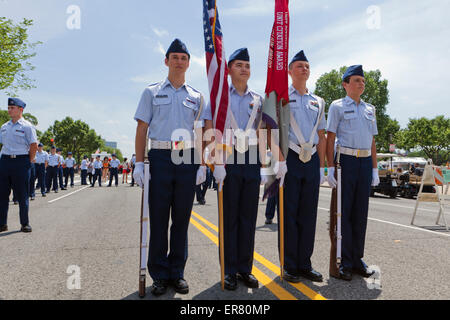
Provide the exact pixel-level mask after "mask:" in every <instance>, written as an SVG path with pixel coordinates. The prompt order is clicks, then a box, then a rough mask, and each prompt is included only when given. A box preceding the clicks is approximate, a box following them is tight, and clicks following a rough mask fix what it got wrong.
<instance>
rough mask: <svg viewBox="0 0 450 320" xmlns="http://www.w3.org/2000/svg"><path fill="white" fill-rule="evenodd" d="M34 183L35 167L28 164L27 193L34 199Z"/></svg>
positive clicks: (32, 164)
mask: <svg viewBox="0 0 450 320" xmlns="http://www.w3.org/2000/svg"><path fill="white" fill-rule="evenodd" d="M35 182H36V165H35V164H34V163H31V164H30V184H29V185H30V191H29V193H28V195H29V196H30V197H35V196H36V193H35V189H36V188H35V185H34V184H35Z"/></svg>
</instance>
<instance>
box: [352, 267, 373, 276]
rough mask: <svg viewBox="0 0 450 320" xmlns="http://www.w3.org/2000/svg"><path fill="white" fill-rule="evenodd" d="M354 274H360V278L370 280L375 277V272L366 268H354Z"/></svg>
mask: <svg viewBox="0 0 450 320" xmlns="http://www.w3.org/2000/svg"><path fill="white" fill-rule="evenodd" d="M352 271H353V273H356V274H359V275H360V276H362V277H364V278H370V277H371V276H373V275H374V274H375V271H374V270H369V269H368V268H367V267H366V268H353V270H352Z"/></svg>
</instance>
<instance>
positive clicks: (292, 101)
mask: <svg viewBox="0 0 450 320" xmlns="http://www.w3.org/2000/svg"><path fill="white" fill-rule="evenodd" d="M296 102H297V100H289V103H296Z"/></svg>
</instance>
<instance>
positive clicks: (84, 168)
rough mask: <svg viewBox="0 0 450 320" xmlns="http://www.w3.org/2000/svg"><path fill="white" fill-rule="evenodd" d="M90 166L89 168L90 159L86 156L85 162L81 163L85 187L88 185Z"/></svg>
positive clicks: (82, 181)
mask: <svg viewBox="0 0 450 320" xmlns="http://www.w3.org/2000/svg"><path fill="white" fill-rule="evenodd" d="M88 166H89V161H88V157H87V156H84V157H83V160H82V161H81V166H80V170H81V185H82V186H85V185H87V181H86V178H87V174H88V172H87V171H88Z"/></svg>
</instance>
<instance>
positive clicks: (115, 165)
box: [109, 159, 120, 168]
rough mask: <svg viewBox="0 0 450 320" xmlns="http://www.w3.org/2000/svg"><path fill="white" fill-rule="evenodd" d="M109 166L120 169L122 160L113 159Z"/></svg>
mask: <svg viewBox="0 0 450 320" xmlns="http://www.w3.org/2000/svg"><path fill="white" fill-rule="evenodd" d="M109 165H110V166H111V168H118V167H119V166H120V160H119V159H112V160H111V161H110V162H109Z"/></svg>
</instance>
